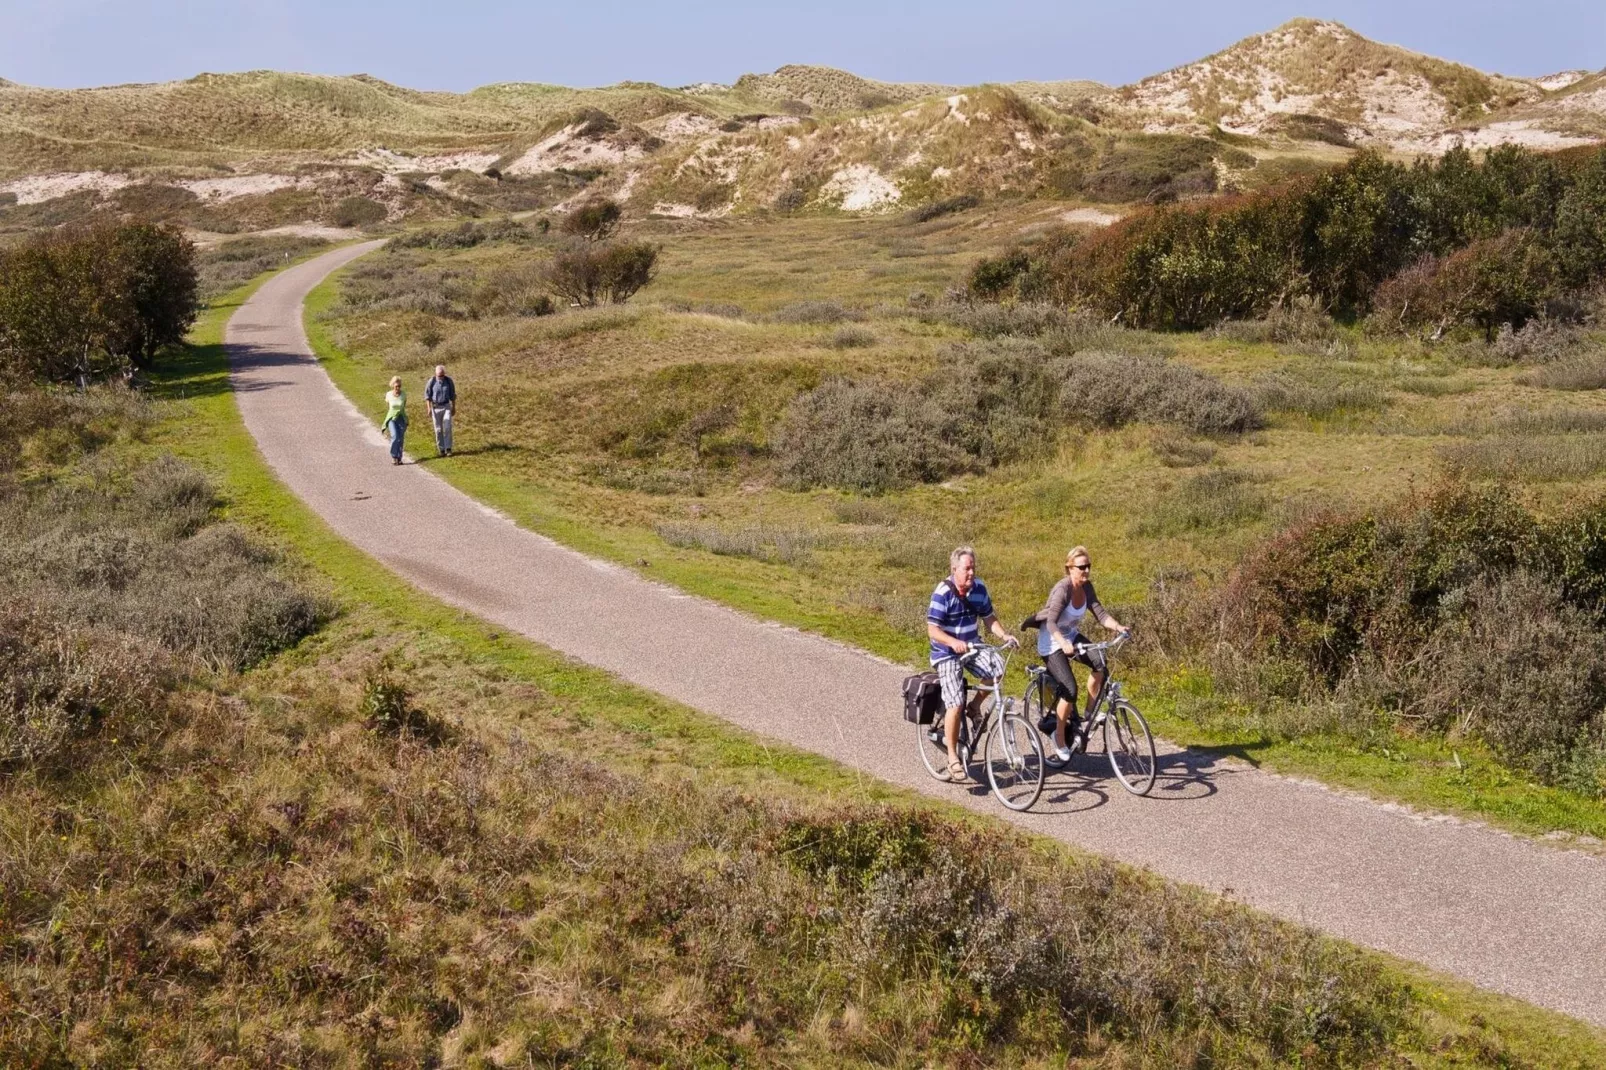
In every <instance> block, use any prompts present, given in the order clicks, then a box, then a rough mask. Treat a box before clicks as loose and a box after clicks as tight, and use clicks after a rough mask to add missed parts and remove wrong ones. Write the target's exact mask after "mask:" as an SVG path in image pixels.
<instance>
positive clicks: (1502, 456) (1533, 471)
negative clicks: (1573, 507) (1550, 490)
mask: <svg viewBox="0 0 1606 1070" xmlns="http://www.w3.org/2000/svg"><path fill="white" fill-rule="evenodd" d="M1439 456H1440V457H1441V458H1442V459H1443V461H1444V463H1445V465H1446V466H1447V467H1448V468H1449V469H1450V471H1452V472H1454V473H1456V474H1458V475H1461V476H1465V477H1469V478H1475V479H1521V480H1532V481H1535V482H1556V481H1563V480H1579V479H1589V478H1591V477H1593V476H1595V475H1598V474H1599V473H1601V472H1606V436H1602V435H1591V434H1570V435H1569V434H1564V435H1541V436H1533V435H1529V434H1513V435H1497V436H1491V437H1489V438H1481V439H1475V440H1473V441H1471V442H1460V443H1456V444H1454V445H1450V446H1445V447H1443V449H1441V450H1440V452H1439Z"/></svg>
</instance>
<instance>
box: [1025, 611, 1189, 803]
mask: <svg viewBox="0 0 1606 1070" xmlns="http://www.w3.org/2000/svg"><path fill="white" fill-rule="evenodd" d="M1129 638H1130V633H1127V632H1122V633H1121V634H1120V635H1118V636H1116V637H1115V638H1114V639H1111V640H1109V641H1108V642H1104V643H1082V644H1078V646H1077V650H1078V651H1079V652H1081V653H1083V654H1103V655H1104V689H1103V690H1102V691H1100V692H1099V694H1098V697H1097V698H1096V699H1094V700H1093V704H1092V706H1090V707H1089V708H1088V710H1087V714H1086V716H1084V717H1083V718H1082V719H1081V722H1080V723H1079V724H1078V725H1077V726H1076V733H1075V735H1074V736H1072V737H1071V738H1070V739H1067V740H1066V741H1065V742H1066V745H1067V746H1068V747H1070V749H1071V753H1073V754H1074V753H1076V752H1077V751H1082V752H1083V753H1086V751H1087V745H1088V741H1089V740H1090V739H1091V738H1092V736H1093V730H1094V729H1095V728H1102V729H1103V730H1104V750H1105V753H1106V754H1107V755H1108V756H1109V759H1110V768H1111V769H1112V770H1113V771H1114V772H1115V779H1117V780H1119V781H1120V782H1121V786H1122V787H1123V788H1125V789H1126V790H1127V791H1130V792H1131V793H1132V794H1134V795H1147V794H1148V793H1149V791H1150V790H1151V789H1152V788H1153V787H1154V776H1155V769H1156V766H1157V764H1158V763H1157V761H1156V759H1155V750H1154V736H1153V735H1152V734H1151V733H1150V732H1149V722H1147V721H1145V720H1144V719H1143V714H1141V713H1139V712H1138V708H1137V707H1136V706H1134V705H1132V703H1131V702H1129V701H1127V698H1126V696H1125V695H1123V694H1122V693H1121V684H1120V682H1119V681H1117V680H1116V679H1115V678H1114V677H1113V676H1111V675H1110V661H1111V658H1112V657H1113V655H1114V654H1115V652H1116V651H1118V650H1120V649H1121V648H1122V647H1123V646H1125V645H1126V644H1127V641H1128V639H1129ZM1026 677H1027V682H1026V695H1025V697H1024V699H1023V700H1022V705H1023V706H1024V712H1025V715H1026V720H1027V721H1028V722H1030V723H1031V724H1033V725H1037V724H1041V723H1046V719H1048V718H1052V717H1053V716H1054V715H1055V714H1054V705H1055V695H1056V693H1057V692H1056V690H1055V687H1054V678H1053V677H1052V676H1050V675H1049V674H1048V670H1047V669H1046V668H1044V667H1043V666H1041V665H1035V666H1032V667H1030V668H1028V669H1027V670H1026Z"/></svg>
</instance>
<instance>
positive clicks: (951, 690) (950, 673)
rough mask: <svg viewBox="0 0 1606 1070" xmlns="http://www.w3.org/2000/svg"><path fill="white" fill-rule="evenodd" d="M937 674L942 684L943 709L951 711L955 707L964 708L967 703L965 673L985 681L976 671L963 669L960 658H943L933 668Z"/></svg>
mask: <svg viewBox="0 0 1606 1070" xmlns="http://www.w3.org/2000/svg"><path fill="white" fill-rule="evenodd" d="M932 669H933V670H934V671H935V672H936V674H937V680H938V681H939V682H940V683H941V684H942V708H943V709H945V710H951V709H953V708H954V707H955V706H962V705H964V702H965V673H966V672H967V671H968V672H969V673H970V675H972V676H974V677H975V678H976V679H978V680H980V679H983V677H982V676H981V674H980V673H978V672H976V670H975V669H969V670H966V669H963V668H961V667H960V665H959V659H958V658H943V659H942V660H941V661H939V662H937V664H935V665H933V666H932Z"/></svg>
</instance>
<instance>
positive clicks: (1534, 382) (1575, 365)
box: [1517, 353, 1606, 390]
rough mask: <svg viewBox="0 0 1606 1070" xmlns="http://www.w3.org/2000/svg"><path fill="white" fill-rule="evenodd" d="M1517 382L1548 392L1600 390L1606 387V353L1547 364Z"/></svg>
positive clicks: (1524, 375)
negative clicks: (1541, 388)
mask: <svg viewBox="0 0 1606 1070" xmlns="http://www.w3.org/2000/svg"><path fill="white" fill-rule="evenodd" d="M1517 382H1519V383H1522V384H1523V385H1524V386H1539V387H1544V388H1545V389H1547V390H1600V389H1602V388H1603V387H1606V353H1600V354H1595V355H1591V356H1584V357H1574V358H1571V359H1568V360H1560V361H1557V362H1556V363H1554V364H1545V365H1542V366H1540V367H1538V368H1535V369H1533V370H1532V371H1529V372H1525V373H1523V374H1522V375H1520V376H1518V377H1517Z"/></svg>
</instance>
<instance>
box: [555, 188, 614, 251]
mask: <svg viewBox="0 0 1606 1070" xmlns="http://www.w3.org/2000/svg"><path fill="white" fill-rule="evenodd" d="M623 215H624V209H623V208H621V207H619V202H618V201H613V200H609V199H607V198H605V197H601V198H596V199H593V200H589V201H586V202H584V203H583V204H580V205H578V206H576V207H575V208H574V209H573V210H572V211H570V212H569V214H568V215H566V216H564V217H563V232H564V233H565V234H571V235H573V236H574V237H576V238H582V239H584V240H586V241H591V242H598V241H603V240H605V239H606V238H608V237H610V236H612V234H613V232H614V231H615V230H617V229H618V228H619V220H620V218H621V217H623Z"/></svg>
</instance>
